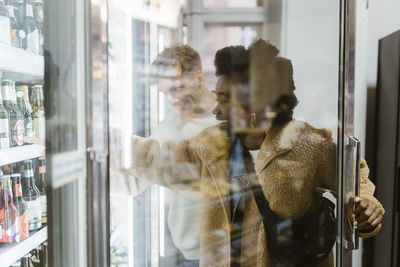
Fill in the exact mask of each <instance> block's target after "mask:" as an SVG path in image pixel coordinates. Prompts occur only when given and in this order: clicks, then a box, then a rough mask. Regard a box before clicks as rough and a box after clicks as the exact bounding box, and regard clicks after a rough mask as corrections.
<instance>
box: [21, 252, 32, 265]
mask: <svg viewBox="0 0 400 267" xmlns="http://www.w3.org/2000/svg"><path fill="white" fill-rule="evenodd" d="M31 256H32V255H31V254H30V253H28V254H26V255H25V256H23V257H22V259H21V267H32V262H31Z"/></svg>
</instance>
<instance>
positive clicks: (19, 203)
mask: <svg viewBox="0 0 400 267" xmlns="http://www.w3.org/2000/svg"><path fill="white" fill-rule="evenodd" d="M11 180H12V184H13V195H14V205H15V206H16V207H17V209H18V215H19V222H18V229H19V239H20V240H24V239H25V238H27V237H29V224H28V205H27V204H26V201H25V200H24V198H23V197H22V185H21V174H20V173H13V174H12V175H11Z"/></svg>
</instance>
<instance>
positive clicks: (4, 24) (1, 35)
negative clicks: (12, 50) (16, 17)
mask: <svg viewBox="0 0 400 267" xmlns="http://www.w3.org/2000/svg"><path fill="white" fill-rule="evenodd" d="M8 16H9V15H8V10H7V8H6V6H5V3H4V0H0V25H1V27H0V43H3V44H6V45H10V44H11V34H10V33H11V25H10V18H9V17H8Z"/></svg>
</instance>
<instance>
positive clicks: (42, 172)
mask: <svg viewBox="0 0 400 267" xmlns="http://www.w3.org/2000/svg"><path fill="white" fill-rule="evenodd" d="M38 160H39V166H38V188H39V192H40V202H41V205H42V223H43V224H45V223H47V194H46V192H47V186H46V158H44V157H40V158H39V159H38Z"/></svg>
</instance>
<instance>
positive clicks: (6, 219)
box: [0, 175, 19, 243]
mask: <svg viewBox="0 0 400 267" xmlns="http://www.w3.org/2000/svg"><path fill="white" fill-rule="evenodd" d="M0 196H1V199H0V206H1V207H2V209H1V214H0V218H2V222H0V224H1V226H2V234H1V236H2V238H1V239H0V243H12V242H13V241H14V240H15V241H19V239H18V238H19V234H18V210H17V208H16V207H15V206H14V204H13V201H12V189H11V182H10V175H2V176H1V178H0Z"/></svg>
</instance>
